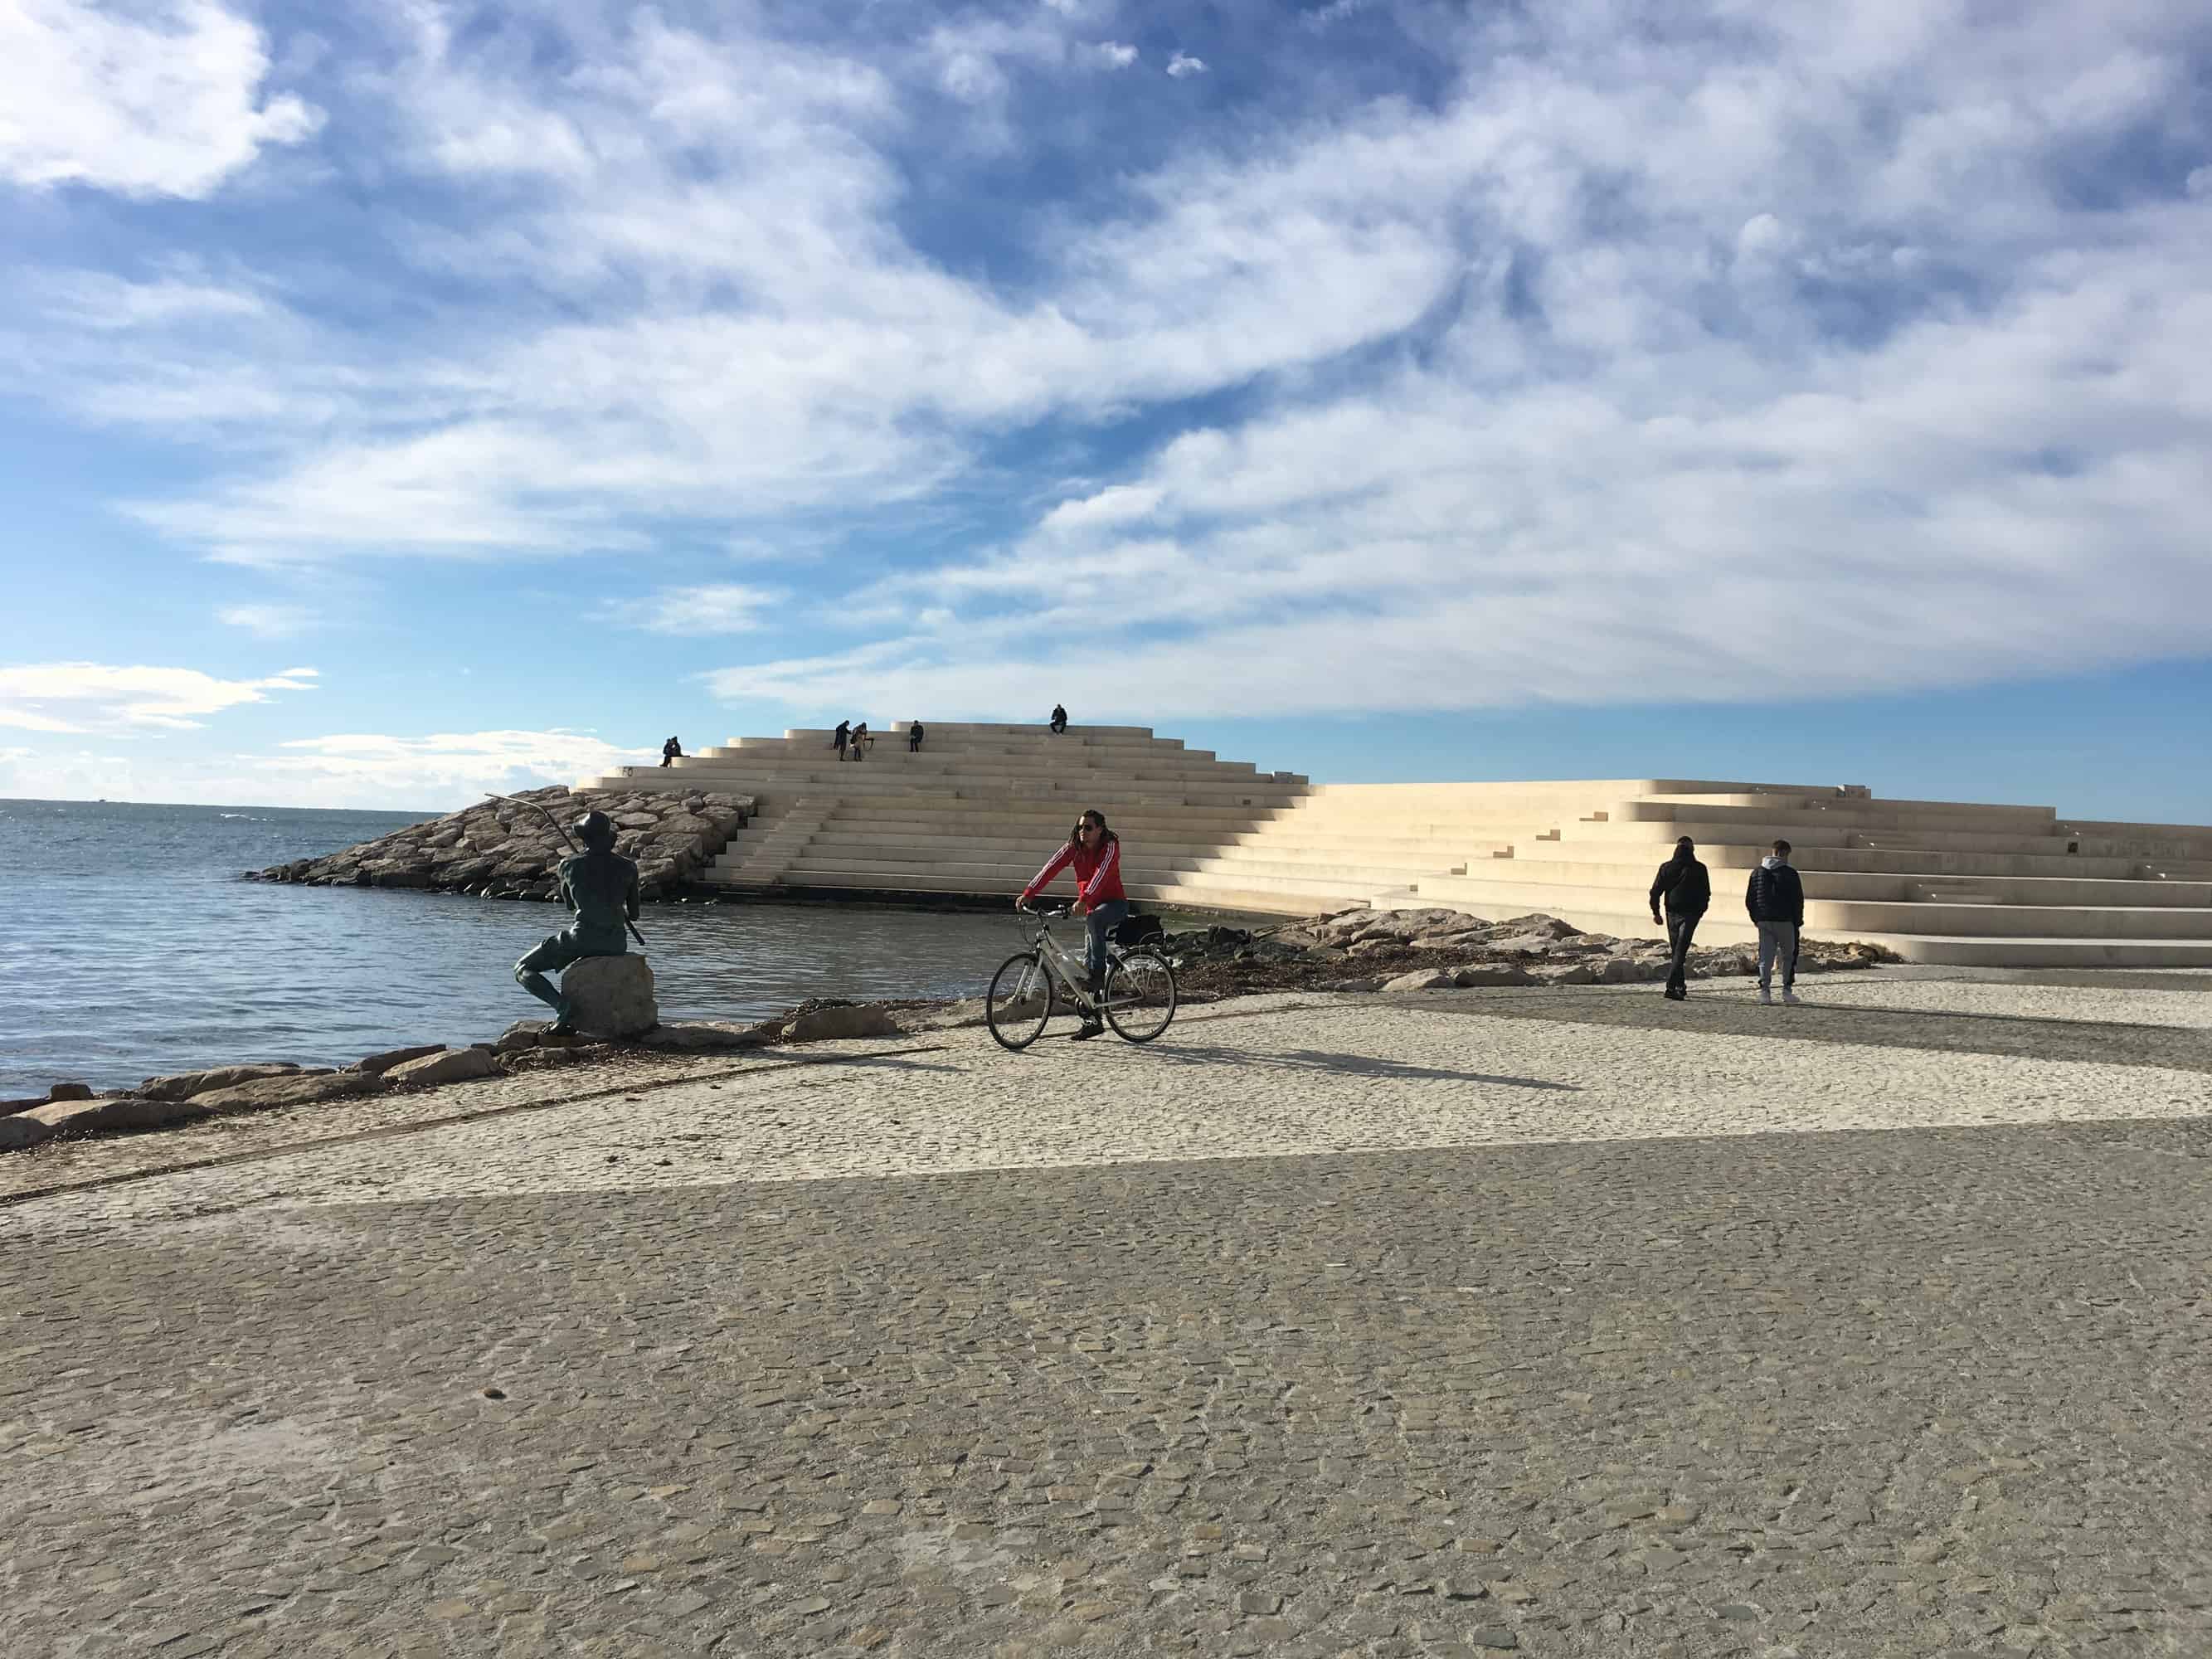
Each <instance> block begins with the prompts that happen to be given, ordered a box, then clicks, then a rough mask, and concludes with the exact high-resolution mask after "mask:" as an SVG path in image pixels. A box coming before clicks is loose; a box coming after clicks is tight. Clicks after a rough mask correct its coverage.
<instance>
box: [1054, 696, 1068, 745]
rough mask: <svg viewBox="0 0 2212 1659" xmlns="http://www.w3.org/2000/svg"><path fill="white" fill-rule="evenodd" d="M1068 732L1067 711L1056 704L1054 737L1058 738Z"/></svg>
mask: <svg viewBox="0 0 2212 1659" xmlns="http://www.w3.org/2000/svg"><path fill="white" fill-rule="evenodd" d="M1066 730H1067V710H1066V709H1065V708H1061V707H1060V705H1059V704H1058V703H1054V704H1053V706H1052V734H1053V736H1054V737H1058V736H1059V735H1060V733H1061V732H1065V731H1066Z"/></svg>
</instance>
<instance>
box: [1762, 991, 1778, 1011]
mask: <svg viewBox="0 0 2212 1659" xmlns="http://www.w3.org/2000/svg"><path fill="white" fill-rule="evenodd" d="M1759 1000H1760V1001H1761V1002H1763V1003H1765V1004H1766V1005H1767V1006H1769V1007H1771V1006H1773V1004H1774V993H1773V992H1771V991H1761V992H1760V993H1759Z"/></svg>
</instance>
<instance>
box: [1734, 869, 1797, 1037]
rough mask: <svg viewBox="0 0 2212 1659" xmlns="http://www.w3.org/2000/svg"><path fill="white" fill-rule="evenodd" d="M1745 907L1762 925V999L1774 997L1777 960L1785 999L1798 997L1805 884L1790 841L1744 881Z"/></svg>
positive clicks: (1789, 1000)
mask: <svg viewBox="0 0 2212 1659" xmlns="http://www.w3.org/2000/svg"><path fill="white" fill-rule="evenodd" d="M1743 908H1745V909H1746V910H1747V911H1748V912H1749V913H1750V915H1751V919H1752V921H1753V922H1754V923H1755V924H1757V926H1758V927H1759V1000H1760V1001H1761V1002H1771V1001H1773V1000H1774V963H1775V961H1776V959H1777V958H1780V960H1781V963H1782V1000H1784V1002H1789V1003H1794V1002H1796V1000H1797V931H1798V929H1800V928H1801V927H1804V925H1805V884H1804V883H1803V882H1802V881H1801V880H1799V879H1798V877H1797V872H1796V870H1794V869H1792V868H1791V867H1790V843H1789V842H1786V841H1778V842H1775V843H1774V851H1773V853H1772V854H1771V855H1770V856H1768V857H1766V858H1763V859H1761V860H1759V868H1758V869H1756V870H1754V871H1753V872H1751V879H1750V880H1749V881H1748V882H1747V883H1746V884H1744V890H1743Z"/></svg>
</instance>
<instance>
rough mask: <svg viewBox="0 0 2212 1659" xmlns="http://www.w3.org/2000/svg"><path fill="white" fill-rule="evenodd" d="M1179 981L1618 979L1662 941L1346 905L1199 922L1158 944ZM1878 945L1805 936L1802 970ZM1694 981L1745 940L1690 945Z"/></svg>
mask: <svg viewBox="0 0 2212 1659" xmlns="http://www.w3.org/2000/svg"><path fill="white" fill-rule="evenodd" d="M1160 945H1161V946H1162V947H1163V949H1164V951H1165V952H1166V954H1167V955H1168V957H1170V959H1171V960H1172V961H1173V962H1174V963H1175V964H1176V977H1177V980H1178V981H1179V982H1180V983H1181V984H1182V987H1184V988H1185V989H1186V990H1188V991H1193V992H1197V993H1199V994H1217V995H1234V994H1239V993H1243V992H1255V991H1273V990H1330V991H1430V990H1443V989H1446V988H1450V987H1468V986H1476V985H1626V984H1636V983H1640V982H1644V981H1652V980H1663V979H1665V978H1666V977H1667V969H1668V951H1667V945H1666V943H1665V941H1664V940H1662V939H1616V938H1614V937H1613V935H1612V934H1610V933H1584V932H1583V931H1582V930H1581V929H1580V928H1577V927H1571V926H1570V925H1569V924H1568V923H1566V922H1564V921H1560V920H1559V918H1558V917H1557V916H1547V915H1526V916H1513V917H1510V918H1508V919H1506V920H1504V921H1486V920H1485V919H1484V918H1482V917H1480V916H1473V915H1468V914H1466V913H1465V912H1464V911H1460V910H1442V909H1431V910H1346V911H1340V912H1338V913H1336V914H1334V915H1321V916H1313V917H1310V918H1308V919H1307V920H1306V921H1302V922H1297V923H1293V924H1290V925H1287V926H1285V927H1273V928H1267V929H1265V930H1262V931H1261V932H1257V933H1254V932H1251V931H1249V930H1247V929H1243V928H1237V927H1207V928H1202V929H1199V930H1195V931H1193V932H1190V933H1170V934H1169V935H1167V936H1166V937H1165V938H1164V939H1161V940H1160ZM1898 960H1899V957H1897V955H1896V954H1895V953H1894V952H1893V951H1887V950H1884V949H1882V948H1881V946H1879V945H1864V944H1859V943H1856V942H1837V941H1832V940H1828V939H1806V940H1805V941H1804V942H1803V945H1802V948H1801V950H1800V951H1799V954H1798V961H1797V971H1798V972H1799V973H1801V974H1818V973H1827V972H1832V971H1834V970H1837V969H1852V968H1871V967H1874V966H1875V965H1876V964H1877V963H1886V962H1895V961H1898ZM1688 967H1689V976H1690V977H1691V978H1692V979H1711V978H1722V977H1727V976H1729V975H1737V974H1750V973H1753V972H1756V971H1757V968H1758V961H1757V953H1756V952H1755V951H1753V948H1752V947H1751V946H1750V945H1713V946H1703V945H1700V946H1697V947H1694V948H1692V951H1691V952H1690V960H1689V963H1688Z"/></svg>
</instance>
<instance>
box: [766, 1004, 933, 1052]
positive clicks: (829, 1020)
mask: <svg viewBox="0 0 2212 1659" xmlns="http://www.w3.org/2000/svg"><path fill="white" fill-rule="evenodd" d="M783 1035H784V1038H785V1040H786V1041H787V1042H829V1041H832V1040H834V1039H836V1038H840V1037H895V1036H905V1035H906V1033H905V1032H903V1031H902V1030H899V1026H898V1022H897V1021H896V1020H895V1019H893V1018H891V1011H890V1009H888V1008H886V1007H884V1006H883V1004H881V1003H880V1002H864V1003H857V1004H854V1003H848V1004H844V1005H842V1006H830V1007H827V1008H812V1009H809V1010H807V1011H806V1012H804V1013H801V1014H800V1015H799V1017H798V1018H795V1019H793V1020H792V1021H790V1022H789V1023H788V1024H786V1025H785V1026H784V1028H783Z"/></svg>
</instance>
